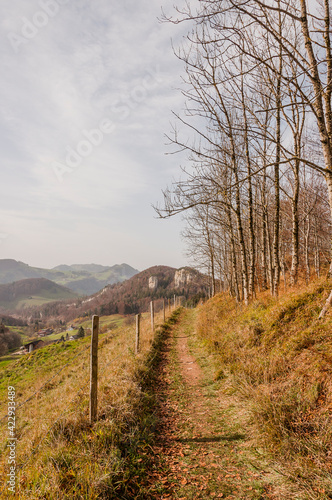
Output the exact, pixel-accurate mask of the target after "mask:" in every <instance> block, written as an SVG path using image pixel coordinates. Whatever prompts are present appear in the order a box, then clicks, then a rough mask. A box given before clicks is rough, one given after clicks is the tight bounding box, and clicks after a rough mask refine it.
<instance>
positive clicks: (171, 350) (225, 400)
mask: <svg viewBox="0 0 332 500" xmlns="http://www.w3.org/2000/svg"><path fill="white" fill-rule="evenodd" d="M194 317H195V312H194V311H192V310H185V311H184V312H183V313H182V318H181V321H180V322H179V324H178V325H176V326H175V328H174V329H173V332H172V336H171V337H170V339H169V341H168V344H167V348H166V350H165V353H164V359H163V362H162V364H161V367H160V376H159V385H158V398H159V401H160V403H159V409H158V422H159V423H158V428H157V433H156V434H157V436H158V438H157V439H158V441H157V443H156V445H155V447H154V448H153V454H154V456H155V463H154V467H153V468H152V470H151V471H149V472H148V481H149V483H150V494H149V496H150V498H158V499H182V500H185V499H188V500H189V499H203V498H204V499H208V498H227V499H237V500H239V499H246V500H250V499H257V500H258V499H273V500H287V499H292V498H301V497H298V496H294V495H293V493H292V491H291V486H290V485H289V484H288V486H287V487H286V486H285V484H284V478H282V476H281V475H280V474H279V473H278V472H276V471H275V470H274V469H273V467H271V464H268V463H267V461H266V459H265V458H264V457H263V452H262V450H259V449H257V448H255V447H254V446H253V444H252V439H251V432H252V431H251V430H250V425H249V418H248V414H247V412H246V409H245V408H244V407H243V406H242V405H241V402H240V401H239V400H237V399H236V398H235V397H234V395H232V394H230V393H227V391H228V388H227V381H225V380H221V381H215V380H214V370H213V367H212V366H211V362H210V360H209V356H208V355H207V354H206V353H205V350H204V349H203V348H202V346H201V345H199V342H198V341H197V339H196V338H195V332H194V324H195V321H194ZM228 392H229V391H228Z"/></svg>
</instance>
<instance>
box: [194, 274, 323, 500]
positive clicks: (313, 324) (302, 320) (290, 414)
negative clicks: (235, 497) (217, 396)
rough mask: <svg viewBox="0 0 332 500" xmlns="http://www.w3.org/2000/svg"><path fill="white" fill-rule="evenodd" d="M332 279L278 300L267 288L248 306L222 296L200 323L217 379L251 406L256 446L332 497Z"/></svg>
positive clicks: (316, 492)
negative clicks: (330, 299) (328, 306)
mask: <svg viewBox="0 0 332 500" xmlns="http://www.w3.org/2000/svg"><path fill="white" fill-rule="evenodd" d="M331 285H332V284H331V283H326V282H316V283H314V284H312V285H311V286H310V287H308V288H307V289H306V290H298V291H293V292H292V293H290V294H288V295H285V296H284V297H281V298H280V299H279V301H278V302H277V301H276V300H275V299H272V298H271V297H270V296H269V295H267V294H265V295H264V294H263V295H261V296H260V297H259V298H258V299H257V300H255V301H254V302H253V303H252V304H251V305H250V306H249V307H244V306H241V305H236V304H235V302H234V300H233V299H231V298H229V297H228V296H226V295H219V296H217V297H215V298H213V299H211V300H210V301H209V302H208V303H207V304H205V305H204V306H203V307H201V308H200V310H199V316H198V324H197V331H198V334H199V336H200V338H201V341H202V342H203V343H204V344H205V345H206V347H207V348H208V350H209V352H210V354H211V355H212V358H213V360H214V364H215V378H216V379H225V380H226V381H227V384H226V386H227V387H228V389H227V390H228V391H231V392H233V393H235V394H237V395H239V396H240V397H242V398H243V401H244V402H245V404H246V405H247V406H248V407H249V409H250V413H251V417H252V422H253V423H254V425H255V427H256V435H255V440H256V443H257V448H259V447H264V449H267V450H268V451H269V453H270V454H271V456H272V457H274V458H275V459H276V460H277V461H279V470H280V471H282V473H283V474H286V475H287V476H288V477H289V478H291V479H292V480H293V481H294V482H295V483H297V484H299V485H300V486H301V488H302V489H304V490H305V491H307V496H306V497H305V498H308V499H319V498H321V499H323V498H324V499H326V498H332V486H331V485H332V337H331V330H332V311H330V312H329V314H328V315H327V316H326V318H325V319H324V320H318V315H319V312H320V310H321V308H322V305H323V303H324V301H325V299H326V297H327V296H328V293H329V291H330V290H331ZM301 498H302V497H301ZM303 498H304V497H303Z"/></svg>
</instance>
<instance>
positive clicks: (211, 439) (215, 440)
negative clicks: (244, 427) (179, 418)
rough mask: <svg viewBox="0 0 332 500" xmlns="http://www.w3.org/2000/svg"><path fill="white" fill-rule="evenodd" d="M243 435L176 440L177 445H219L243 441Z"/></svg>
mask: <svg viewBox="0 0 332 500" xmlns="http://www.w3.org/2000/svg"><path fill="white" fill-rule="evenodd" d="M245 438H246V436H245V434H240V433H238V432H237V433H235V434H228V435H227V436H203V437H195V438H177V439H175V441H178V442H179V443H220V442H221V441H240V440H242V439H245Z"/></svg>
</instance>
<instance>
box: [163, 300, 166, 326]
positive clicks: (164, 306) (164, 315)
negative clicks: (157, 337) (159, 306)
mask: <svg viewBox="0 0 332 500" xmlns="http://www.w3.org/2000/svg"><path fill="white" fill-rule="evenodd" d="M165 321H166V305H165V299H163V322H164V323H165Z"/></svg>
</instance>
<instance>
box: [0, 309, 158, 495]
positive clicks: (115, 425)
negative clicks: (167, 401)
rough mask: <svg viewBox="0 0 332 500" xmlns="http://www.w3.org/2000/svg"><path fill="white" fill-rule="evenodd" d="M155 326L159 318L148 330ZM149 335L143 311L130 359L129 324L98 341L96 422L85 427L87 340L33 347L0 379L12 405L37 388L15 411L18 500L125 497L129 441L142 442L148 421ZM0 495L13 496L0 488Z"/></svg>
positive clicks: (0, 442)
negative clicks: (12, 392) (11, 396)
mask: <svg viewBox="0 0 332 500" xmlns="http://www.w3.org/2000/svg"><path fill="white" fill-rule="evenodd" d="M128 323H129V322H128ZM161 323H162V314H161V313H159V314H158V315H157V317H156V325H157V326H158V324H159V325H160V324H161ZM154 337H155V336H154V334H153V332H152V329H151V325H150V318H149V315H148V314H146V315H143V318H142V333H141V350H140V354H139V355H138V356H135V355H134V341H135V325H134V324H132V323H131V324H127V325H124V326H121V327H120V328H118V329H115V330H112V331H111V332H108V333H106V334H105V335H102V336H101V341H100V350H99V377H98V383H99V387H98V389H99V391H98V421H97V423H96V424H95V425H93V426H91V425H89V422H88V406H89V405H88V391H89V348H88V346H89V341H90V340H89V338H85V339H83V340H80V341H74V342H71V343H66V344H64V345H53V346H50V347H47V348H44V349H40V350H38V351H36V352H34V353H32V354H30V355H26V356H25V357H24V359H22V360H20V361H19V362H18V363H16V364H15V366H13V365H12V366H11V370H10V372H9V371H7V372H6V371H5V370H4V371H3V372H2V373H1V374H0V394H1V396H2V397H1V401H6V393H7V387H8V386H9V385H11V386H14V387H15V390H16V405H19V404H20V403H21V402H23V401H25V400H26V399H28V398H29V397H31V396H32V395H33V394H34V393H35V392H36V391H39V392H38V394H36V395H35V396H33V397H32V398H31V400H30V401H28V402H27V403H26V404H24V406H22V407H21V408H18V409H17V411H16V437H17V448H16V453H17V455H16V461H17V468H18V471H19V472H18V474H17V484H16V491H17V496H18V497H19V498H20V499H22V500H23V499H34V498H36V499H37V498H44V499H54V498H59V499H62V498H70V499H75V498H86V499H93V498H120V497H123V498H126V496H121V495H125V494H126V493H125V492H126V481H129V479H130V477H131V476H132V473H131V471H130V470H128V463H129V462H130V463H131V462H132V461H133V460H134V458H133V457H134V455H135V453H134V450H135V447H137V442H138V441H142V440H144V438H145V436H144V432H142V425H143V427H144V419H145V418H150V417H149V415H148V412H147V411H146V408H147V407H148V406H149V404H150V401H149V395H148V394H147V393H145V392H144V383H145V382H144V380H145V379H146V378H147V377H148V376H149V367H151V355H152V354H151V353H152V352H153V350H156V346H155V340H154ZM78 353H80V354H79V356H77V354H78ZM155 354H156V352H154V354H153V355H155ZM74 356H77V357H76V359H74V360H73V361H72V362H70V363H69V365H68V366H67V367H66V368H64V369H63V370H62V371H61V373H59V374H58V375H56V376H55V377H54V378H53V380H51V381H50V382H49V383H47V384H46V385H45V386H44V387H43V388H42V390H39V389H40V388H41V387H42V386H43V385H44V384H45V382H46V381H47V380H48V379H50V378H51V377H53V376H54V375H55V374H56V373H57V372H58V371H59V370H60V369H61V368H62V367H63V366H64V365H65V364H66V363H67V362H68V361H69V360H71V359H72V358H73V357H74ZM1 375H2V376H1ZM6 410H7V407H6V405H2V406H0V412H1V413H0V419H1V418H2V417H4V416H5V415H6ZM7 421H8V420H7V419H6V418H5V419H4V420H3V421H2V422H1V423H0V430H1V438H0V446H1V449H2V452H3V453H2V461H1V464H0V477H1V488H3V486H4V485H5V480H6V474H7V473H8V449H7V443H8V437H9V436H8V430H7ZM148 427H149V426H147V428H148ZM138 428H140V430H139V432H138ZM131 452H133V453H132V456H131ZM128 457H130V460H129V462H128ZM136 459H137V457H136ZM131 466H132V465H131ZM120 491H121V495H120V496H118V495H119V492H120ZM0 496H1V498H11V497H12V496H13V495H12V494H10V493H8V492H7V490H6V488H4V489H3V490H2V492H1V495H0ZM129 498H130V496H129Z"/></svg>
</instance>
